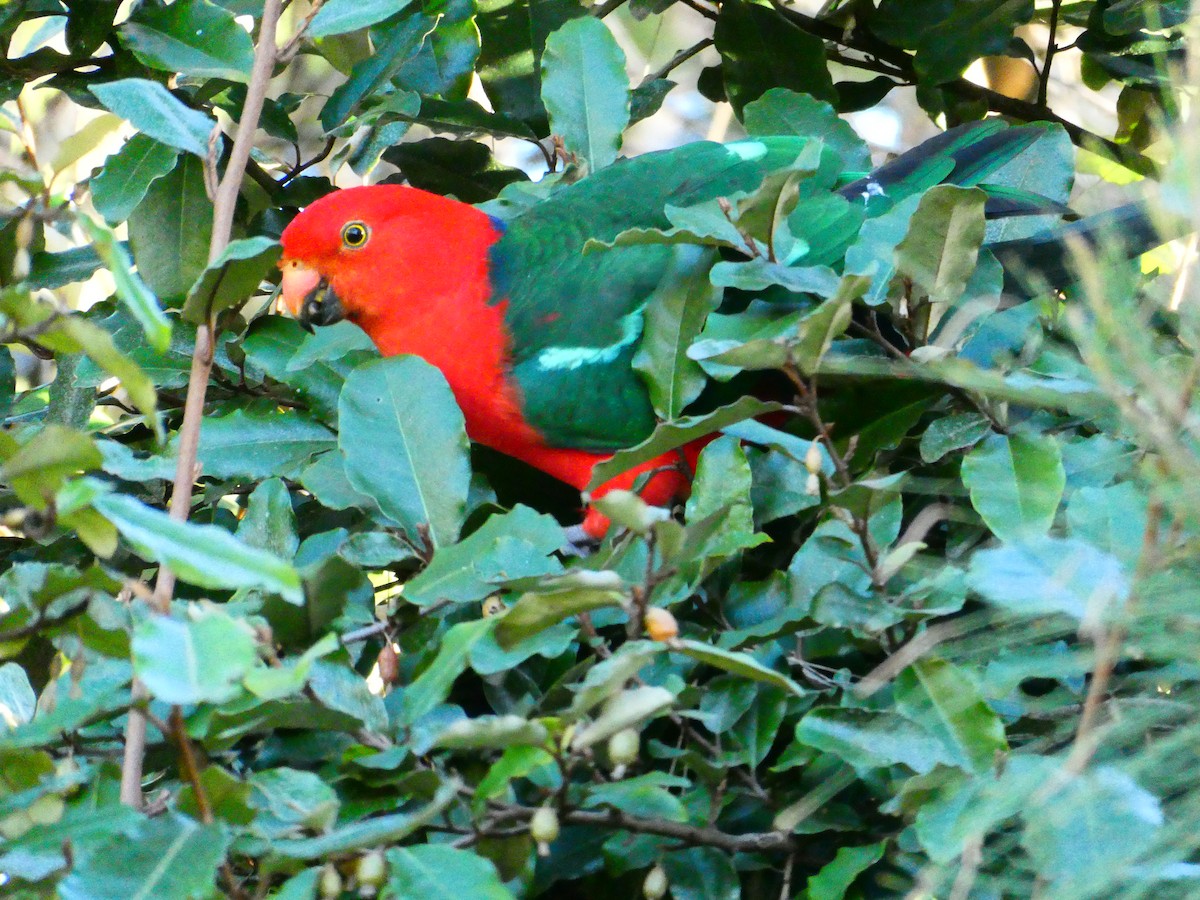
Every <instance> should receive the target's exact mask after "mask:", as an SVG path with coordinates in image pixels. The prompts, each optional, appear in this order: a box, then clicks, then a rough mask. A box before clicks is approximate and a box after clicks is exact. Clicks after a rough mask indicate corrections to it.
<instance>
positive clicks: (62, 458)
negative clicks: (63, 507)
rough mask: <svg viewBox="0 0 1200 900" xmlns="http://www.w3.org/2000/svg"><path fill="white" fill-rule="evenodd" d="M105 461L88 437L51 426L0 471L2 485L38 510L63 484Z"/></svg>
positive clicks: (27, 443) (42, 431)
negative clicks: (69, 478)
mask: <svg viewBox="0 0 1200 900" xmlns="http://www.w3.org/2000/svg"><path fill="white" fill-rule="evenodd" d="M101 460H102V457H101V456H100V451H99V450H98V449H97V448H96V445H95V444H94V443H93V442H92V440H91V438H89V437H88V436H87V435H86V434H84V433H83V432H81V431H76V430H75V429H73V428H68V427H67V426H65V425H57V424H50V425H46V426H45V427H43V428H41V429H40V430H39V431H37V432H35V433H34V434H33V435H31V436H30V437H29V438H28V439H27V440H26V441H25V443H23V444H22V445H21V446H20V448H19V449H17V450H16V452H14V453H12V455H11V456H9V457H8V459H6V460H5V461H4V465H3V466H2V467H0V482H3V483H5V484H7V485H9V486H11V487H12V489H13V490H14V491H15V492H16V494H17V496H18V497H20V498H21V500H22V501H23V502H24V503H26V504H28V505H30V506H33V507H35V508H37V509H42V508H44V507H45V504H46V502H47V500H48V499H49V498H50V497H53V496H54V494H55V493H57V491H58V489H59V488H60V487H61V486H62V483H63V480H64V479H66V478H68V477H70V476H72V475H76V474H78V473H80V472H84V471H87V470H89V469H96V468H99V466H100V463H101Z"/></svg>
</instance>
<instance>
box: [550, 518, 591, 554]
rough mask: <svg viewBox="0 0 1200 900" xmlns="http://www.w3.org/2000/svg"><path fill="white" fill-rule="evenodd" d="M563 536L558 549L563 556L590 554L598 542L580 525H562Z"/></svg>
mask: <svg viewBox="0 0 1200 900" xmlns="http://www.w3.org/2000/svg"><path fill="white" fill-rule="evenodd" d="M563 537H564V538H565V540H564V541H563V545H562V547H561V548H560V549H559V552H560V553H562V554H563V556H591V555H592V554H593V553H595V552H596V547H598V546H599V544H600V542H599V541H597V540H596V539H595V538H594V537H592V536H591V535H590V534H588V532H587V529H585V528H584V527H583V526H582V525H566V526H564V527H563Z"/></svg>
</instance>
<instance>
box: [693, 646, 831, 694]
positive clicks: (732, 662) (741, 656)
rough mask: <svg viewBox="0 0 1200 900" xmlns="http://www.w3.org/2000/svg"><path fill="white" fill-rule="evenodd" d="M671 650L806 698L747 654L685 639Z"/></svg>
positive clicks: (806, 692) (803, 692)
mask: <svg viewBox="0 0 1200 900" xmlns="http://www.w3.org/2000/svg"><path fill="white" fill-rule="evenodd" d="M671 649H672V650H675V651H678V652H679V653H683V654H684V655H686V656H690V657H691V658H692V659H694V660H696V661H697V662H702V663H705V664H706V665H710V666H713V667H715V668H718V669H723V670H724V671H726V672H731V673H733V674H734V675H740V676H741V677H743V678H749V679H750V680H751V681H760V682H762V683H763V684H769V685H772V686H774V687H777V688H782V689H783V690H785V691H787V692H788V693H791V694H794V695H795V696H797V697H805V696H808V691H806V690H804V688H802V687H800V685H798V684H796V682H794V681H792V679H790V678H788V677H787V676H786V675H783V674H781V673H779V672H776V671H775V670H774V669H769V668H767V667H766V666H764V665H763V664H762V663H760V662H758V661H757V660H755V659H754V657H752V656H750V655H749V654H746V653H739V652H738V651H736V650H725V649H723V648H721V647H714V646H712V645H710V644H702V643H700V642H699V641H693V640H689V639H687V638H683V639H679V640H677V641H676V642H675V643H674V644H672V645H671Z"/></svg>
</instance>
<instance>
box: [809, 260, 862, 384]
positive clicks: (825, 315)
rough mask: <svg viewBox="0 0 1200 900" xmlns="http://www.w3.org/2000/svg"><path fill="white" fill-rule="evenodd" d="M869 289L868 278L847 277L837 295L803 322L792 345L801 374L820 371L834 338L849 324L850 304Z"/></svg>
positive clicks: (839, 287) (843, 279)
mask: <svg viewBox="0 0 1200 900" xmlns="http://www.w3.org/2000/svg"><path fill="white" fill-rule="evenodd" d="M865 288H866V282H865V279H863V278H861V277H858V276H854V275H847V276H844V277H843V278H842V281H841V284H840V285H839V286H838V290H837V293H836V294H835V295H834V296H832V297H830V298H829V299H828V300H826V301H825V302H824V303H822V304H821V305H820V306H818V307H817V308H816V309H815V310H813V311H812V312H810V313H806V314H805V315H804V317H803V318H801V319H800V324H799V327H798V332H799V333H798V335H797V340H796V341H795V343H793V344H792V346H791V359H792V362H794V363H795V365H796V368H797V369H799V370H800V373H801V374H802V375H811V374H814V373H815V372H816V371H817V368H818V366H819V365H820V363H821V360H822V359H823V358H824V357H825V354H826V353H827V352H828V351H829V348H830V346H831V345H832V344H833V340H834V338H837V337H840V336H841V335H842V333H843V332H844V331H845V330H846V328H847V327H848V326H849V325H850V316H851V310H850V304H851V303H852V302H853V301H854V300H856V299H857V298H858V297H859V296H860V295H861V294H862V292H863V290H864V289H865Z"/></svg>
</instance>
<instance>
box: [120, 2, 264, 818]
mask: <svg viewBox="0 0 1200 900" xmlns="http://www.w3.org/2000/svg"><path fill="white" fill-rule="evenodd" d="M279 9H280V0H266V2H265V3H264V4H263V13H262V23H261V27H260V29H259V41H258V46H257V47H256V48H255V50H254V64H253V66H252V67H251V70H250V72H251V74H250V83H249V85H248V86H247V89H246V101H245V103H244V104H243V106H242V116H241V119H240V120H239V122H238V125H237V132H236V136H235V137H234V139H233V149H232V151H231V152H230V154H229V162H228V163H227V164H226V167H225V176H224V177H223V178H222V179H221V181H220V183H219V184H218V186H217V190H216V193H215V197H214V201H213V230H212V239H211V241H210V242H209V248H208V259H209V262H212V261H214V260H215V259H217V257H219V256H220V255H221V253H222V252H223V251H224V250H225V247H226V246H227V245H228V244H229V237H230V234H231V232H232V230H233V212H234V207H235V205H236V204H237V198H238V192H239V190H240V189H241V185H242V177H243V175H244V174H245V171H246V162H247V161H248V160H249V158H250V149H251V147H252V146H253V144H254V135H255V132H256V131H257V129H258V120H259V117H260V116H261V115H262V107H263V100H264V98H265V97H266V93H267V84H268V83H269V82H270V80H271V73H272V71H273V70H274V68H275V53H276V50H275V31H276V26H277V25H278V23H279ZM212 332H213V329H212V323H211V321H210V322H206V323H204V324H202V325H201V326H200V327H199V328H198V329H197V330H196V346H195V347H194V348H193V351H192V369H191V373H190V374H189V376H188V391H187V400H186V401H185V403H184V410H183V422H182V424H181V425H180V427H179V456H178V460H177V462H176V466H175V481H174V487H173V489H172V493H171V508H170V516H171V518H172V519H174V520H176V521H179V522H183V521H186V520H187V518H188V515H189V513H190V512H191V501H192V488H193V486H194V484H195V479H196V476H197V466H196V450H197V447H198V446H199V443H200V422H201V420H202V419H203V416H204V399H205V395H206V393H207V391H208V379H209V374H210V373H211V371H212V363H213V333H212ZM174 593H175V573H174V572H172V571H171V570H170V569H169V568H168V567H166V566H161V567H160V568H159V570H158V578H157V580H156V581H155V585H154V606H155V607H156V608H157V610H158V611H159V612H160V613H164V614H165V613H169V612H170V609H171V598H172V596H173V595H174ZM130 693H131V697H132V708H131V709H130V711H129V719H128V724H127V725H126V729H125V751H124V757H123V760H122V763H121V802H122V803H124V804H125V805H126V806H132V807H133V808H135V809H140V808H141V806H142V786H141V782H142V763H143V758H144V756H145V751H146V717H145V715H144V714H143V713H142V711H141V710H140V709H138V708H137V707H138V705H139V704H140V702H141V701H143V700H145V699H146V698H147V697H148V693H147V691H146V689H145V686H144V685H142V683H141V682H140V681H138V680H137V679H134V682H133V685H132V687H131V690H130Z"/></svg>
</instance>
